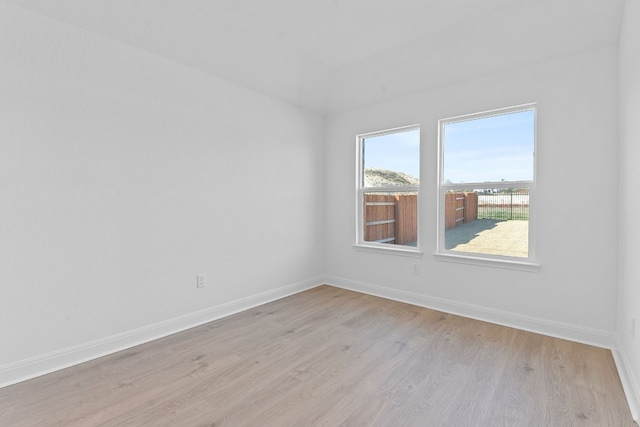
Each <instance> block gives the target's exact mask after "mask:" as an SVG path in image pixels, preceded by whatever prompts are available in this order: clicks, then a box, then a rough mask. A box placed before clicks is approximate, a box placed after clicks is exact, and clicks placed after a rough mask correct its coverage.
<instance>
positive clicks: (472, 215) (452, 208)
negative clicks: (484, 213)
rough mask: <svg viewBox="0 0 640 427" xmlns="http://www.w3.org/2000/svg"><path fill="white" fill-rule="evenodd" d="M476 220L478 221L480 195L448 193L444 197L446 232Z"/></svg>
mask: <svg viewBox="0 0 640 427" xmlns="http://www.w3.org/2000/svg"><path fill="white" fill-rule="evenodd" d="M476 219H478V195H477V194H476V193H473V192H470V193H446V194H445V195H444V228H445V230H448V229H450V228H453V227H455V226H457V225H459V224H462V223H464V222H472V221H475V220H476Z"/></svg>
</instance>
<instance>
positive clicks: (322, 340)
mask: <svg viewBox="0 0 640 427" xmlns="http://www.w3.org/2000/svg"><path fill="white" fill-rule="evenodd" d="M0 425H3V426H32V425H43V426H44V425H46V426H93V425H108V426H137V425H153V426H162V425H171V426H205V425H206V426H234V427H235V426H278V427H283V426H394V427H396V426H420V427H424V426H563V427H564V426H615V427H621V426H634V425H635V424H634V423H633V421H632V419H631V414H630V413H629V408H628V406H627V403H626V401H625V398H624V395H623V392H622V386H621V384H620V380H619V378H618V375H617V372H616V369H615V366H614V362H613V359H612V357H611V353H610V352H609V351H608V350H604V349H601V348H596V347H591V346H588V345H583V344H577V343H573V342H569V341H564V340H560V339H555V338H550V337H546V336H542V335H537V334H533V333H529V332H523V331H519V330H516V329H511V328H506V327H502V326H496V325H493V324H490V323H485V322H480V321H475V320H470V319H465V318H463V317H458V316H454V315H450V314H445V313H441V312H437V311H433V310H428V309H424V308H420V307H415V306H412V305H408V304H402V303H398V302H393V301H388V300H384V299H381V298H376V297H372V296H368V295H363V294H359V293H355V292H350V291H345V290H341V289H336V288H333V287H329V286H322V287H319V288H316V289H313V290H310V291H307V292H303V293H300V294H297V295H294V296H291V297H288V298H284V299H281V300H279V301H276V302H273V303H270V304H266V305H263V306H260V307H257V308H254V309H251V310H248V311H245V312H243V313H240V314H237V315H234V316H231V317H228V318H225V319H222V320H219V321H216V322H212V323H209V324H206V325H203V326H201V327H198V328H194V329H191V330H189V331H186V332H182V333H179V334H175V335H172V336H170V337H167V338H164V339H161V340H157V341H154V342H151V343H148V344H144V345H141V346H138V347H135V348H132V349H130V350H127V351H123V352H120V353H116V354H113V355H111V356H107V357H103V358H101V359H98V360H94V361H91V362H88V363H84V364H82V365H79V366H76V367H73V368H69V369H65V370H63V371H59V372H56V373H53V374H49V375H46V376H43V377H40V378H36V379H34V380H30V381H26V382H23V383H20V384H17V385H14V386H10V387H5V388H3V389H0Z"/></svg>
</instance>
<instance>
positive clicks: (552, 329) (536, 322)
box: [325, 276, 614, 349]
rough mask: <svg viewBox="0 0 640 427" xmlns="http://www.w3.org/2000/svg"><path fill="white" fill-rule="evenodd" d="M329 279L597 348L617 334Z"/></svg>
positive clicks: (608, 344) (358, 289) (331, 282)
mask: <svg viewBox="0 0 640 427" xmlns="http://www.w3.org/2000/svg"><path fill="white" fill-rule="evenodd" d="M325 282H326V283H327V284H329V285H332V286H335V287H338V288H344V289H349V290H352V291H356V292H362V293H365V294H369V295H374V296H379V297H382V298H387V299H391V300H394V301H400V302H406V303H408V304H413V305H417V306H420V307H426V308H431V309H433V310H438V311H443V312H446V313H451V314H456V315H459V316H463V317H468V318H471V319H476V320H482V321H485V322H489V323H495V324H498V325H503V326H508V327H511V328H516V329H522V330H525V331H529V332H535V333H538V334H542V335H548V336H552V337H556V338H562V339H566V340H569V341H576V342H579V343H583V344H589V345H593V346H596V347H603V348H608V349H611V348H613V345H614V339H613V337H614V334H613V333H612V332H608V331H603V330H599V329H591V328H583V327H581V326H576V325H571V324H566V323H561V322H553V321H550V320H547V319H542V318H537V317H533V316H525V315H522V314H518V313H513V312H508V311H503V310H496V309H491V308H487V307H482V306H477V305H472V304H465V303H461V302H457V301H451V300H447V299H444V298H436V297H430V296H425V295H420V294H415V293H412V292H406V291H401V290H398V289H391V288H387V287H383V286H377V285H372V284H369V283H364V282H358V281H354V280H349V279H342V278H339V277H331V276H329V277H325Z"/></svg>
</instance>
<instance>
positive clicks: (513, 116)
mask: <svg viewBox="0 0 640 427" xmlns="http://www.w3.org/2000/svg"><path fill="white" fill-rule="evenodd" d="M535 116H536V111H535V106H533V105H529V106H526V107H523V108H518V107H515V108H511V109H505V110H500V111H497V112H496V111H493V112H488V113H479V114H474V115H470V116H463V117H459V118H454V119H446V120H441V121H440V126H441V128H440V150H441V175H440V188H441V193H440V197H441V206H442V208H441V212H440V221H439V228H440V230H439V236H440V243H439V251H440V252H444V253H466V254H473V255H476V256H477V255H480V256H487V257H490V258H493V259H500V258H504V257H507V258H515V259H526V260H532V258H533V247H532V244H531V242H532V240H531V238H530V237H531V230H532V228H531V222H530V221H531V218H530V214H529V213H530V212H529V211H530V208H531V203H532V191H533V185H534V176H535V173H534V163H535V161H534V149H535Z"/></svg>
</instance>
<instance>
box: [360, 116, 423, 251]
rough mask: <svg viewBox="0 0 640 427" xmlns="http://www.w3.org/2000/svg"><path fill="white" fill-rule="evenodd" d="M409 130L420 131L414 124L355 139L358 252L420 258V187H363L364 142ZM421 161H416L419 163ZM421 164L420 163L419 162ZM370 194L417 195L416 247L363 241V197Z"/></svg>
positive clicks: (370, 133)
mask: <svg viewBox="0 0 640 427" xmlns="http://www.w3.org/2000/svg"><path fill="white" fill-rule="evenodd" d="M411 130H418V131H419V130H420V125H417V124H414V125H409V126H402V127H397V128H393V129H387V130H383V131H377V132H368V133H363V134H360V135H358V136H357V137H356V243H355V244H354V247H355V248H356V249H360V250H366V251H372V252H382V253H387V254H395V255H404V256H422V250H420V223H421V218H420V186H403V187H365V186H364V156H363V154H364V153H363V150H364V141H365V139H367V138H372V137H376V136H384V135H390V134H394V133H400V132H408V131H411ZM420 152H422V136H420ZM420 157H421V156H420ZM420 160H421V159H418V161H419V162H420ZM420 163H421V162H420ZM371 192H376V193H377V192H390V193H404V192H412V193H416V194H417V209H418V212H417V227H418V230H417V243H416V247H413V246H406V245H397V244H388V243H378V242H369V241H365V240H364V227H365V224H364V195H365V193H371Z"/></svg>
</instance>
